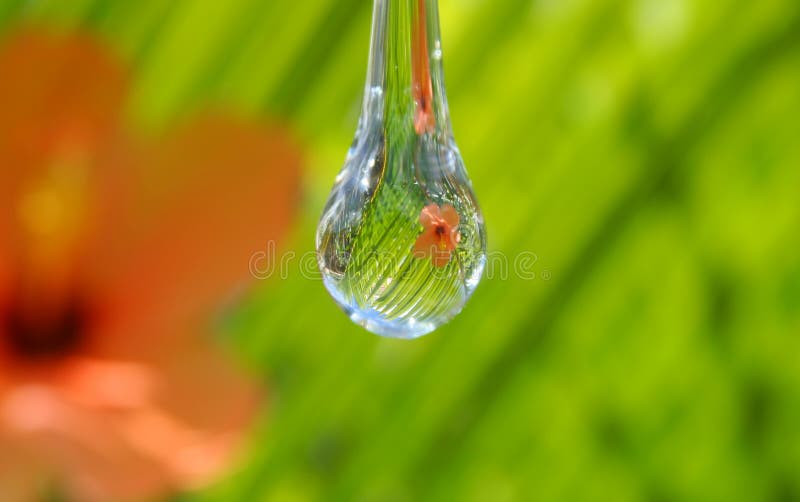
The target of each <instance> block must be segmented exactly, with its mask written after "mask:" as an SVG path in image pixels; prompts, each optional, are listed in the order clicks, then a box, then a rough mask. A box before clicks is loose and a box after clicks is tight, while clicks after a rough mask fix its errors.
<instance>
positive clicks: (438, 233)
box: [414, 204, 461, 267]
mask: <svg viewBox="0 0 800 502" xmlns="http://www.w3.org/2000/svg"><path fill="white" fill-rule="evenodd" d="M459 221H460V218H459V216H458V212H457V211H456V209H455V208H454V207H453V206H451V205H450V204H445V205H443V206H442V207H439V206H437V205H436V204H430V205H427V206H425V207H424V208H422V211H421V212H420V213H419V223H420V225H422V229H423V230H422V233H421V234H420V236H419V237H417V242H416V243H415V244H414V256H416V257H417V258H428V257H430V258H431V261H432V263H433V265H434V266H435V267H444V266H445V265H447V264H448V263H449V262H450V257H451V255H452V254H453V251H454V250H455V249H456V247H457V246H458V243H459V241H461V233H459V231H458V224H459Z"/></svg>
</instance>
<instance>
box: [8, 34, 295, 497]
mask: <svg viewBox="0 0 800 502" xmlns="http://www.w3.org/2000/svg"><path fill="white" fill-rule="evenodd" d="M0 75H4V78H2V79H0V494H2V497H0V498H2V499H3V500H9V501H11V502H17V501H21V502H24V501H29V500H36V499H37V497H38V496H39V495H38V494H41V493H42V490H44V489H49V487H52V486H57V487H59V489H61V490H63V491H64V492H66V494H67V495H68V497H70V498H72V499H74V500H80V501H103V500H109V501H115V502H117V501H124V500H140V499H142V498H150V497H156V496H160V495H163V494H166V493H169V492H171V491H174V490H181V489H187V488H192V487H195V486H198V485H200V484H203V483H206V482H208V481H209V480H211V479H212V478H213V477H214V476H215V475H218V474H219V473H220V471H221V469H222V468H223V467H224V466H225V465H226V463H227V462H228V461H229V459H230V456H231V454H232V453H233V452H234V449H235V446H236V444H237V442H239V440H240V439H241V437H242V433H243V430H244V428H245V427H246V426H247V425H248V424H249V423H250V421H251V419H252V417H253V413H254V412H255V410H256V406H257V404H258V402H259V394H260V391H259V389H258V388H257V385H255V383H254V382H253V381H251V380H250V379H248V378H247V377H246V376H245V375H243V374H242V373H241V372H239V371H237V370H236V369H235V368H234V367H233V366H232V365H231V364H230V363H229V362H228V361H226V359H225V358H224V357H223V354H222V353H221V352H220V351H219V349H218V348H217V347H216V346H215V345H214V344H213V343H212V340H211V337H210V336H209V335H211V334H212V333H211V331H212V330H211V328H209V318H208V317H209V312H214V310H215V307H216V306H218V305H219V304H220V303H221V302H223V301H224V300H226V299H227V298H226V296H225V295H226V292H230V291H231V289H232V288H234V287H236V286H238V285H240V284H242V283H243V281H245V280H246V279H247V278H248V263H249V258H250V255H251V254H252V253H253V252H254V251H256V250H258V249H261V248H263V246H264V243H265V242H266V241H267V240H268V239H276V238H279V237H281V236H282V235H283V234H284V233H285V232H286V230H287V228H288V225H289V223H290V219H291V214H292V210H293V207H294V205H295V201H296V194H297V190H298V177H299V176H298V169H299V164H300V156H299V154H298V152H297V150H296V148H295V147H294V146H293V145H292V142H291V141H290V139H289V138H288V135H287V134H286V133H285V132H283V131H282V130H281V129H280V128H277V127H266V126H256V125H254V124H250V123H246V122H244V121H238V120H234V119H231V118H226V117H224V116H219V115H217V116H207V117H203V118H201V119H198V120H196V121H194V122H192V123H190V124H188V125H186V126H184V127H182V128H180V129H179V130H177V131H175V132H173V133H172V134H170V135H168V136H167V137H166V138H164V139H160V140H148V141H145V140H142V139H141V138H137V137H136V136H135V135H132V134H130V133H129V131H127V130H126V129H125V127H123V123H124V121H123V120H122V114H123V108H124V99H125V96H126V93H127V84H128V78H127V76H126V72H125V69H124V68H123V67H122V66H121V65H120V64H119V63H118V62H117V61H116V60H115V59H114V58H112V57H111V56H110V55H109V54H107V53H106V51H105V50H104V49H103V47H102V45H99V44H98V43H97V42H96V41H94V40H93V39H91V38H90V37H86V36H81V35H51V34H47V33H43V32H35V31H29V32H23V33H17V34H15V35H13V36H11V37H7V38H6V40H5V42H4V44H3V45H2V47H0Z"/></svg>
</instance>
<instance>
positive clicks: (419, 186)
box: [317, 0, 486, 338]
mask: <svg viewBox="0 0 800 502" xmlns="http://www.w3.org/2000/svg"><path fill="white" fill-rule="evenodd" d="M431 56H432V57H431ZM317 257H318V261H319V266H320V270H321V272H322V277H323V280H324V283H325V286H326V287H327V289H328V291H329V292H330V293H331V295H332V296H333V298H334V299H335V300H336V302H337V303H338V304H339V305H340V306H341V307H342V308H343V309H344V310H345V312H347V314H348V315H349V316H350V318H351V319H352V320H353V321H354V322H356V323H358V324H360V325H361V326H363V327H365V328H366V329H368V330H370V331H372V332H374V333H376V334H379V335H382V336H389V337H396V338H415V337H418V336H422V335H424V334H426V333H429V332H431V331H433V330H434V329H436V328H437V327H438V326H440V325H442V324H444V323H445V322H447V321H449V320H450V319H451V318H452V317H453V316H455V315H456V314H458V313H459V312H460V311H461V309H462V308H463V306H464V304H465V303H466V301H467V300H468V299H469V297H470V296H471V295H472V293H473V291H474V290H475V288H476V287H477V285H478V282H479V281H480V278H481V275H482V273H483V268H484V264H485V261H486V236H485V230H484V225H483V217H482V216H481V212H480V209H479V207H478V203H477V200H476V198H475V195H474V193H473V190H472V184H471V182H470V180H469V178H468V177H467V173H466V170H465V168H464V165H463V162H462V160H461V155H460V153H459V151H458V148H457V147H456V145H455V142H454V140H453V136H452V132H451V128H450V119H449V114H448V110H447V98H446V95H445V89H444V78H443V72H442V66H441V47H440V44H439V23H438V8H437V2H436V0H376V1H375V8H374V13H373V30H372V46H371V54H370V64H369V69H368V76H367V87H366V91H365V97H364V105H363V110H362V117H361V120H360V122H359V127H358V130H357V133H356V139H355V141H354V143H353V146H352V148H351V150H350V153H349V155H348V157H347V160H346V162H345V165H344V167H343V168H342V172H341V173H340V175H339V176H338V177H337V179H336V183H335V185H334V187H333V191H332V192H331V195H330V197H329V199H328V203H327V205H326V207H325V209H324V211H323V215H322V218H321V220H320V223H319V228H318V230H317Z"/></svg>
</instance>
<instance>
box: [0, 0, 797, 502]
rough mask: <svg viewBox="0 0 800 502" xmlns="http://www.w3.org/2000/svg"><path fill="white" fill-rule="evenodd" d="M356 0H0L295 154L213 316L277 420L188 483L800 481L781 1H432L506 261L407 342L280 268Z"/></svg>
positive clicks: (176, 98)
mask: <svg viewBox="0 0 800 502" xmlns="http://www.w3.org/2000/svg"><path fill="white" fill-rule="evenodd" d="M370 3H371V2H369V1H368V0H358V1H355V0H335V1H334V0H303V1H297V0H266V1H265V0H226V1H213V0H176V1H166V0H137V1H135V2H131V1H122V0H119V1H105V0H69V1H63V0H38V1H37V0H24V1H20V0H2V1H0V22H2V25H3V27H4V28H5V29H7V28H8V27H9V26H13V25H18V24H29V23H34V24H35V23H45V24H47V25H55V26H61V27H64V28H65V29H71V28H75V27H82V28H88V29H90V30H92V31H94V32H96V33H99V34H101V35H102V36H104V37H105V39H106V40H107V41H108V42H109V44H110V45H111V46H112V47H113V48H115V49H116V50H117V51H119V52H120V53H121V54H123V55H124V56H125V57H127V58H128V59H129V60H130V61H131V62H133V63H134V65H135V68H136V72H137V73H136V75H135V78H136V87H135V91H134V97H133V99H132V100H131V102H130V103H129V105H130V116H131V119H132V120H133V121H135V123H136V124H138V125H139V127H142V128H145V129H152V130H157V129H158V128H161V127H164V126H165V125H166V124H168V123H170V122H173V121H175V120H176V119H177V118H179V117H181V116H182V115H183V114H186V113H189V112H191V111H192V110H195V109H197V108H198V107H202V106H207V105H208V103H214V104H218V105H223V106H226V107H229V108H232V109H234V110H237V111H238V112H240V113H242V114H245V115H249V116H259V115H261V114H279V115H280V116H283V117H285V118H286V119H287V120H288V121H289V123H290V124H291V125H292V127H293V128H294V130H295V132H296V134H297V135H298V137H299V138H300V139H301V141H302V143H303V144H304V145H305V148H306V150H307V155H308V157H307V158H308V163H307V166H306V177H305V188H306V190H305V193H306V199H305V204H304V208H303V209H304V210H303V212H302V214H301V215H300V216H299V217H298V221H297V224H296V231H295V233H294V239H293V242H292V243H291V245H290V246H288V247H287V249H285V251H288V250H293V251H294V252H295V253H296V258H295V260H294V261H293V262H292V263H291V264H290V266H289V271H288V277H287V278H286V279H279V278H273V279H272V280H270V281H265V282H264V283H263V284H262V285H261V286H260V287H259V288H258V291H257V292H256V293H255V294H254V295H253V296H252V298H251V299H250V300H249V301H248V302H247V303H246V304H245V305H244V306H242V307H241V308H239V309H237V311H235V312H234V313H233V314H232V315H231V318H230V320H229V321H228V327H229V328H230V330H231V331H232V333H233V334H234V335H235V340H236V341H237V343H238V345H239V347H240V349H241V352H242V353H243V354H244V355H245V357H247V358H249V360H250V361H252V362H253V363H254V364H255V365H257V367H258V368H260V369H261V372H262V374H263V376H264V378H265V380H266V381H267V382H268V385H269V386H270V389H271V396H272V400H271V407H270V410H269V417H268V419H267V421H266V423H265V424H264V426H263V427H262V428H261V429H260V430H259V432H258V433H257V435H256V437H255V439H254V441H253V446H252V449H251V452H250V455H249V456H248V457H247V458H246V459H245V460H244V465H243V467H242V469H241V470H240V471H239V472H237V473H236V474H235V475H234V476H233V477H231V478H230V479H229V480H227V481H226V482H224V483H222V484H221V485H220V486H218V487H215V488H213V489H211V490H209V491H208V492H206V493H200V494H196V495H192V496H190V497H188V499H189V500H198V501H200V500H202V501H206V500H207V501H217V500H287V501H295V500H296V501H302V500H367V501H373V500H374V501H406V500H409V501H419V500H459V501H471V500H475V501H503V500H564V501H583V500H614V501H618V502H623V501H629V500H630V501H636V500H648V501H662V500H663V501H666V500H696V501H735V500H748V501H752V500H774V501H791V500H800V253H798V250H799V249H800V247H799V245H800V233H799V232H798V229H800V204H799V203H798V201H800V141H799V140H800V133H799V131H800V3H798V2H796V1H795V0H761V1H757V2H739V1H735V0H535V1H531V0H525V1H521V0H441V11H442V12H441V17H442V24H443V26H442V30H443V37H444V40H443V45H444V51H445V71H446V74H447V81H448V90H449V97H450V105H451V111H452V116H453V123H454V128H455V132H456V138H457V140H458V143H459V145H460V147H461V150H462V153H463V156H464V159H465V161H466V163H467V167H468V169H469V172H470V175H471V176H472V178H473V181H474V185H475V189H476V191H477V193H478V196H479V199H480V201H481V202H482V205H483V209H484V212H485V216H486V220H487V227H488V230H489V244H490V250H491V251H493V252H495V253H503V254H504V255H506V256H508V257H510V259H511V260H512V261H511V263H510V270H509V271H508V272H509V273H508V277H506V278H504V277H503V274H502V270H499V269H495V271H494V272H495V273H494V277H492V278H489V279H487V280H485V281H484V284H482V285H481V287H480V288H479V289H478V291H477V293H476V294H475V297H474V298H473V300H472V301H471V303H470V304H469V305H468V307H467V308H466V309H465V311H464V313H463V314H462V315H461V316H460V317H458V318H457V319H456V320H455V321H454V322H452V323H451V324H450V325H448V326H446V327H444V328H442V329H441V330H439V331H438V332H436V333H434V334H432V335H430V336H428V337H426V338H424V339H422V340H419V341H415V342H402V341H392V340H383V339H379V338H377V337H374V336H372V335H369V334H367V333H366V332H364V331H362V330H361V329H359V328H357V327H356V326H354V325H352V324H351V323H350V321H349V320H348V319H347V318H346V316H344V315H343V314H342V313H341V312H340V311H339V310H338V309H337V308H336V306H335V305H334V302H333V301H332V300H330V299H329V298H328V296H327V293H326V292H325V290H324V288H323V286H322V284H321V283H320V282H319V281H318V280H309V279H307V278H304V277H303V274H302V273H301V272H302V268H305V269H309V270H313V268H314V262H313V259H309V256H311V255H304V253H306V252H310V251H312V250H313V232H314V228H315V225H316V220H317V218H318V216H319V213H320V211H321V208H322V205H323V203H324V200H325V197H326V196H327V193H328V191H329V189H330V186H331V184H332V181H333V178H334V176H335V174H336V173H337V171H338V169H339V167H340V166H341V163H342V160H343V157H344V153H345V150H346V148H347V146H348V144H349V142H350V140H351V138H352V134H353V132H354V130H355V125H356V120H357V116H358V111H359V105H360V96H361V92H362V90H363V79H364V74H365V64H366V58H367V44H368V37H369V20H370V14H371V12H370V10H371V5H370ZM2 78H13V76H9V75H3V76H2ZM525 252H528V253H535V255H536V257H537V261H536V266H535V272H536V277H535V279H533V280H530V278H527V279H526V278H522V277H518V276H517V274H514V267H513V265H514V262H513V259H514V257H516V256H519V255H520V253H525ZM303 256H305V258H303V259H302V260H301V257H303Z"/></svg>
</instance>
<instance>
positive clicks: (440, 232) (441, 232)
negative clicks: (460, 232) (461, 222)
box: [435, 225, 447, 237]
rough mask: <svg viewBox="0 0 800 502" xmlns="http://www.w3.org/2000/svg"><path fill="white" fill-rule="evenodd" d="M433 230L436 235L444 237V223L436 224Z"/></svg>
mask: <svg viewBox="0 0 800 502" xmlns="http://www.w3.org/2000/svg"><path fill="white" fill-rule="evenodd" d="M435 232H436V235H437V236H439V237H444V234H446V233H447V229H446V228H445V227H444V225H436V229H435Z"/></svg>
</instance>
